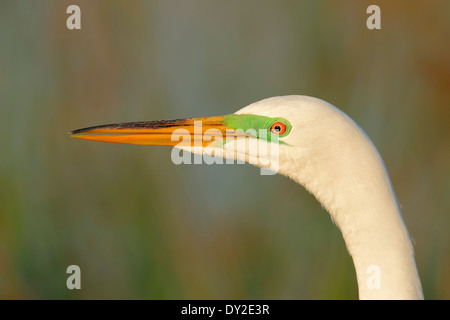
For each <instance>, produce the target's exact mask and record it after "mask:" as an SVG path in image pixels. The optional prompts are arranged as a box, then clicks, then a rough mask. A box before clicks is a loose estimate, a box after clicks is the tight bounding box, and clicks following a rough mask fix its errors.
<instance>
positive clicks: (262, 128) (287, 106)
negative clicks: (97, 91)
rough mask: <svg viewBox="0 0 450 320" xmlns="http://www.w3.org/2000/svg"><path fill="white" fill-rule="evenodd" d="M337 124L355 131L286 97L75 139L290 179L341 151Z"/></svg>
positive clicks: (108, 128)
mask: <svg viewBox="0 0 450 320" xmlns="http://www.w3.org/2000/svg"><path fill="white" fill-rule="evenodd" d="M336 121H341V122H346V121H347V122H348V123H349V124H350V125H349V126H347V127H349V128H352V129H354V128H355V126H356V125H355V124H354V122H353V121H351V120H350V119H349V118H348V117H346V116H345V114H344V113H342V112H341V111H339V109H337V108H335V107H333V106H332V105H330V104H328V103H327V102H325V101H323V100H320V99H317V98H312V97H307V96H282V97H273V98H269V99H265V100H261V101H258V102H256V103H253V104H251V105H249V106H247V107H245V108H243V109H241V110H239V111H237V112H236V113H234V114H230V115H226V116H216V117H204V118H187V119H176V120H162V121H146V122H144V121H141V122H127V123H117V124H108V125H100V126H95V127H88V128H83V129H78V130H75V131H73V132H71V134H72V136H73V137H76V138H80V139H86V140H94V141H103V142H114V143H127V144H140V145H168V146H174V147H177V148H179V149H182V150H186V151H189V152H191V153H195V154H201V155H208V156H213V157H219V158H225V159H231V160H236V161H241V162H243V161H245V162H249V163H251V164H253V165H255V166H258V167H261V168H269V169H271V170H272V171H273V172H278V171H279V170H280V172H281V173H284V174H286V175H289V174H288V171H289V168H290V167H291V166H292V165H296V166H298V165H302V164H303V165H307V163H311V160H312V159H314V158H316V159H323V158H324V157H325V156H326V155H327V154H329V153H330V152H323V151H327V150H328V151H330V150H334V149H336V148H337V147H338V148H339V147H341V146H340V145H339V142H336V140H337V139H338V138H339V136H340V135H342V134H343V133H342V130H341V131H339V132H333V129H334V128H336V125H335V123H334V122H336ZM175 155H176V154H175ZM172 156H174V153H172ZM172 160H174V159H172ZM334 161H335V159H334Z"/></svg>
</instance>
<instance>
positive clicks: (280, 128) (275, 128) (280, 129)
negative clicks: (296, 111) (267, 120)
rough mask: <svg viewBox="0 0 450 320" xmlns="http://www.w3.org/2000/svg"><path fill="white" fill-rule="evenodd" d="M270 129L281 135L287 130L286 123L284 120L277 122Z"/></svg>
mask: <svg viewBox="0 0 450 320" xmlns="http://www.w3.org/2000/svg"><path fill="white" fill-rule="evenodd" d="M270 131H272V132H273V133H275V134H277V135H279V136H281V135H282V134H283V133H285V132H286V125H285V124H284V123H282V122H275V123H274V124H273V125H272V126H271V127H270Z"/></svg>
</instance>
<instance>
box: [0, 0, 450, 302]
mask: <svg viewBox="0 0 450 320" xmlns="http://www.w3.org/2000/svg"><path fill="white" fill-rule="evenodd" d="M71 4H77V5H79V6H80V8H81V19H82V21H81V26H82V29H81V30H78V31H77V30H73V31H71V30H68V29H67V28H66V19H67V18H68V16H69V15H68V14H67V13H66V9H67V7H68V6H69V5H71ZM371 4H377V5H379V6H380V8H381V26H382V29H381V30H368V29H367V28H366V19H367V18H368V16H369V15H368V14H366V8H367V7H368V6H369V5H371ZM449 39H450V2H449V1H445V0H442V1H439V0H435V1H433V3H432V4H430V3H429V2H425V1H406V0H404V1H387V0H386V1H379V0H377V1H353V0H343V1H333V0H320V1H309V0H306V1H263V0H246V1H238V0H228V1H207V0H190V1H180V0H177V1H175V0H161V1H151V0H148V1H146V0H131V1H112V0H95V1H80V0H71V1H65V0H41V1H29V0H1V1H0V48H1V49H0V137H1V138H0V152H1V153H0V298H1V299H121V298H125V299H128V298H129V299H356V298H357V297H358V294H357V286H356V276H355V272H354V268H353V263H352V260H351V258H350V256H349V255H348V253H347V250H346V248H345V244H344V242H343V240H342V237H341V234H340V232H339V230H338V229H337V228H336V226H335V225H334V224H333V223H332V221H331V219H330V217H329V215H328V213H327V212H326V211H325V210H324V209H323V208H322V207H321V206H320V204H319V203H318V202H317V201H316V200H315V198H314V197H313V196H311V195H310V194H309V193H308V192H307V191H305V190H304V189H303V188H302V187H300V186H298V185H296V184H295V183H294V182H293V181H290V180H289V179H286V178H285V177H282V176H278V175H276V176H261V175H260V171H259V169H258V168H255V167H252V166H250V165H247V164H246V165H213V166H210V165H206V164H201V165H180V166H176V165H174V164H173V163H172V162H171V160H170V153H171V148H170V147H142V146H130V145H115V144H107V143H94V142H86V141H81V140H76V139H71V138H70V137H69V136H68V134H67V132H68V131H70V130H73V129H77V128H80V127H86V126H91V125H98V124H105V123H114V122H125V121H136V120H157V119H171V118H182V117H196V116H212V115H223V114H229V113H233V112H235V111H237V110H238V109H240V108H242V107H244V106H246V105H248V104H250V103H252V102H255V101H258V100H261V99H264V98H268V97H271V96H277V95H286V94H303V95H310V96H316V97H319V98H322V99H324V100H326V101H328V102H330V103H332V104H334V105H336V106H337V107H339V108H340V109H342V110H343V111H345V112H346V113H347V114H348V115H350V116H351V117H352V118H353V119H354V120H355V121H356V122H357V123H359V124H360V125H361V127H362V128H364V130H365V131H366V132H367V133H368V135H369V136H370V137H371V138H372V140H373V141H374V143H375V145H376V146H377V147H378V149H379V151H380V153H381V155H382V156H383V158H384V160H385V162H386V165H387V168H388V170H389V172H390V175H391V179H392V183H393V185H394V188H395V190H396V193H397V196H398V198H399V201H400V203H401V205H402V209H403V216H404V220H405V222H406V224H407V226H408V228H409V231H410V233H411V235H412V237H413V238H414V242H415V251H416V259H417V265H418V269H419V273H420V276H421V279H422V284H423V289H424V294H425V297H426V298H428V299H449V298H450V272H449V270H450V238H449V236H448V227H449V225H450V216H449V214H450V170H449V168H450V165H449V164H450V148H449V146H450V144H449V141H450V122H449V120H450V90H449V84H450V41H449ZM72 264H75V265H78V266H80V268H81V287H82V289H81V290H73V291H71V290H68V289H67V287H66V279H67V277H68V276H69V275H68V274H66V268H67V267H68V266H69V265H72Z"/></svg>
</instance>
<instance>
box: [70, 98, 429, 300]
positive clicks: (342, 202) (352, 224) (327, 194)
mask: <svg viewBox="0 0 450 320" xmlns="http://www.w3.org/2000/svg"><path fill="white" fill-rule="evenodd" d="M196 121H201V125H202V128H201V131H196V130H195V125H194V124H195V123H198V122H196ZM180 129H182V130H180ZM212 129H213V132H215V133H213V134H211V130H212ZM238 129H241V131H236V130H238ZM249 129H254V130H253V133H248V132H249ZM261 130H262V131H261ZM177 131H178V132H179V136H181V137H182V138H183V139H182V141H185V139H187V138H189V139H187V140H186V141H187V142H186V141H185V143H181V142H182V141H179V140H180V138H178V139H173V137H172V134H173V133H174V132H177ZM258 132H259V133H258ZM261 132H263V133H264V132H267V133H269V135H262V134H260V133H261ZM217 133H220V134H226V138H225V140H222V141H220V139H217V136H218V135H217ZM71 134H72V136H73V137H76V138H81V139H87V140H95V141H104V142H116V143H129V144H142V145H171V146H178V147H179V148H181V149H185V150H188V151H190V152H193V153H198V154H208V155H213V156H216V157H223V158H232V159H238V160H245V161H247V162H251V163H252V164H255V165H257V166H260V167H267V166H268V167H271V168H273V164H274V163H275V164H276V167H277V169H278V172H279V173H281V174H283V175H285V176H288V177H289V178H291V179H293V180H294V181H296V182H297V183H299V184H301V185H303V186H304V187H305V188H306V189H307V190H309V191H310V192H311V193H312V194H314V195H315V197H316V198H317V199H318V201H319V202H320V203H321V204H322V205H323V206H324V207H325V208H326V209H327V211H328V212H329V213H330V215H331V218H332V220H333V221H334V222H335V223H336V225H337V226H338V228H339V229H340V230H341V232H342V236H343V237H344V240H345V243H346V246H347V249H348V251H349V253H350V255H351V256H352V259H353V263H354V266H355V270H356V276H357V282H358V291H359V297H360V299H423V293H422V287H421V283H420V279H419V276H418V273H417V268H416V264H415V260H414V251H413V247H412V243H411V240H410V237H409V234H408V231H407V228H406V226H405V224H404V221H403V219H402V215H401V212H400V208H399V204H398V202H397V198H396V196H395V193H394V190H393V188H392V185H391V182H390V179H389V175H388V173H387V170H386V168H385V165H384V163H383V160H382V158H381V157H380V155H379V153H378V151H377V149H376V148H375V146H374V145H373V143H372V142H371V140H370V139H369V138H368V136H367V135H366V134H365V132H364V131H363V130H362V129H361V128H360V127H359V126H358V125H357V124H356V123H355V122H354V121H353V120H352V119H350V118H349V117H348V116H347V115H346V114H345V113H343V112H342V111H341V110H339V109H338V108H336V107H334V106H333V105H331V104H329V103H327V102H325V101H323V100H320V99H317V98H313V97H307V96H282V97H273V98H269V99H265V100H262V101H259V102H256V103H253V104H251V105H249V106H247V107H245V108H243V109H241V110H239V111H238V112H236V113H235V114H231V115H228V116H220V117H207V118H194V119H178V120H164V121H150V122H130V123H120V124H111V125H102V126H96V127H89V128H84V129H79V130H75V131H73V132H71ZM212 140H213V142H211V141H212ZM241 141H246V142H248V141H258V144H259V146H261V145H262V146H265V147H268V148H273V149H274V150H275V148H274V146H277V147H278V148H279V149H277V150H278V151H277V159H276V161H274V158H273V157H271V158H270V159H268V158H269V157H268V156H267V155H261V154H259V153H256V155H255V153H252V152H250V151H249V148H248V143H244V144H242V143H239V142H241ZM252 160H253V161H252Z"/></svg>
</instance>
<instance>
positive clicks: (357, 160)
mask: <svg viewBox="0 0 450 320" xmlns="http://www.w3.org/2000/svg"><path fill="white" fill-rule="evenodd" d="M346 130H350V131H351V132H350V133H349V134H348V135H349V136H351V138H348V139H346V140H349V141H348V142H349V143H347V144H345V145H343V144H342V143H340V144H337V145H336V143H337V141H336V142H335V141H333V138H332V137H331V138H330V136H331V135H328V136H327V138H326V139H327V140H329V144H328V145H327V146H326V147H325V148H322V147H321V146H323V143H315V144H314V146H313V145H311V146H309V145H308V146H307V147H304V148H303V149H302V151H301V152H300V155H299V154H297V155H296V156H295V158H291V159H283V161H284V162H285V164H286V165H285V166H283V167H280V173H282V174H285V175H287V176H289V177H291V178H292V179H294V180H295V181H297V182H298V183H300V184H302V185H303V186H305V188H306V189H308V190H309V191H310V192H311V193H313V194H314V195H315V196H316V198H317V199H318V200H319V201H320V202H321V203H322V205H323V206H324V207H325V208H326V209H327V210H328V212H329V213H330V215H331V218H332V219H333V221H334V222H335V223H336V225H337V226H338V227H339V229H340V230H341V232H342V235H343V237H344V240H345V243H346V245H347V248H348V251H349V253H350V255H351V256H352V258H353V262H354V265H355V269H356V275H357V281H358V288H359V297H360V299H423V294H422V288H421V284H420V279H419V276H418V273H417V269H416V264H415V261H414V251H413V248H412V244H411V240H410V238H409V235H408V231H407V229H406V227H405V224H404V222H403V219H402V216H401V212H400V209H399V206H398V203H397V199H396V197H395V193H394V191H393V189H392V186H391V183H390V180H389V176H388V173H387V171H386V169H385V166H384V163H383V161H382V159H381V157H380V156H379V154H378V152H377V151H376V149H375V147H374V146H373V144H372V143H371V141H370V140H369V138H368V137H367V136H366V135H365V134H364V133H363V132H362V130H360V129H359V127H357V126H356V125H354V126H353V125H350V126H347V129H346ZM355 132H356V134H355ZM319 139H321V138H319ZM315 141H316V140H315ZM315 146H318V147H317V148H316V147H315ZM318 148H322V149H318ZM286 154H289V153H288V152H287V153H286Z"/></svg>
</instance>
